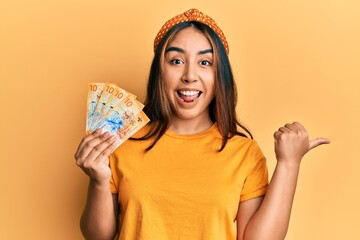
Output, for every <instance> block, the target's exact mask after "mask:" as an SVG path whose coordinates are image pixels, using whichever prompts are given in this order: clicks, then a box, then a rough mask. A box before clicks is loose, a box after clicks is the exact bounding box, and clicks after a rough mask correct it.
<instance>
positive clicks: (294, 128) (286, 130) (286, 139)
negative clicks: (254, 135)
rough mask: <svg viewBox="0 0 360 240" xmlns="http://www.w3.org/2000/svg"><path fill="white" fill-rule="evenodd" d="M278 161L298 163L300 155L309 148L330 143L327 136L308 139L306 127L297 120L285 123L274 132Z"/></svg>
mask: <svg viewBox="0 0 360 240" xmlns="http://www.w3.org/2000/svg"><path fill="white" fill-rule="evenodd" d="M274 139H275V154H276V158H277V160H278V163H288V164H291V165H292V164H296V165H300V161H301V159H302V157H303V156H304V155H305V154H306V153H307V152H308V151H310V150H311V149H313V148H316V147H317V146H319V145H322V144H328V143H330V140H329V139H327V138H316V139H313V140H309V137H308V133H307V131H306V129H305V128H304V127H303V126H302V125H301V124H300V123H298V122H294V123H292V124H290V123H288V124H285V126H284V127H280V128H279V130H278V131H276V132H275V133H274Z"/></svg>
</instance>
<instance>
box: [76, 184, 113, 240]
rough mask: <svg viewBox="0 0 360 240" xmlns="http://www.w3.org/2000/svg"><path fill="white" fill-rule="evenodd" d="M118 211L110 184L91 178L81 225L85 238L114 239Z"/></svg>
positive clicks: (88, 239)
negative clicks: (99, 182) (100, 182)
mask: <svg viewBox="0 0 360 240" xmlns="http://www.w3.org/2000/svg"><path fill="white" fill-rule="evenodd" d="M116 222H117V220H116V213H115V208H114V204H113V196H112V194H111V192H110V187H109V184H98V183H95V182H93V181H91V180H90V182H89V189H88V197H87V201H86V205H85V209H84V211H83V214H82V216H81V221H80V227H81V231H82V233H83V235H84V237H85V239H87V240H90V239H113V237H114V235H115V233H116V227H117V226H116Z"/></svg>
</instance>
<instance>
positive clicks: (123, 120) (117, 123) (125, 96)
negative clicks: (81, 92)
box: [86, 83, 150, 147]
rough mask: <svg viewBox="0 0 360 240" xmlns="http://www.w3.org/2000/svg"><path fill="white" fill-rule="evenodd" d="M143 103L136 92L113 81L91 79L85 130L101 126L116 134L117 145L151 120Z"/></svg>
mask: <svg viewBox="0 0 360 240" xmlns="http://www.w3.org/2000/svg"><path fill="white" fill-rule="evenodd" d="M143 107H144V105H143V104H142V103H140V102H139V101H137V100H136V96H135V95H134V94H131V93H129V92H127V91H125V90H124V89H122V88H120V87H118V86H117V85H115V84H113V83H90V84H89V90H88V98H87V112H86V132H87V133H92V132H94V131H96V130H97V129H99V128H101V129H102V132H109V133H111V134H116V135H117V136H118V137H119V139H118V141H117V142H118V144H117V147H118V146H120V145H121V144H122V143H123V142H125V141H126V140H127V139H129V138H130V137H131V136H132V135H134V134H135V133H136V132H137V131H138V130H140V129H141V128H142V127H143V126H145V125H146V124H147V123H148V122H149V121H150V119H149V118H148V117H147V116H146V115H145V113H144V112H143V111H142V109H143Z"/></svg>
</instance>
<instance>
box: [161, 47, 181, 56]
mask: <svg viewBox="0 0 360 240" xmlns="http://www.w3.org/2000/svg"><path fill="white" fill-rule="evenodd" d="M170 51H175V52H180V53H185V51H184V49H182V48H178V47H169V48H168V49H166V51H165V54H166V53H168V52H170Z"/></svg>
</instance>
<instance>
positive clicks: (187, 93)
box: [179, 91, 200, 96]
mask: <svg viewBox="0 0 360 240" xmlns="http://www.w3.org/2000/svg"><path fill="white" fill-rule="evenodd" d="M179 92H180V93H181V94H182V95H185V96H193V95H198V94H199V93H200V91H179Z"/></svg>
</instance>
